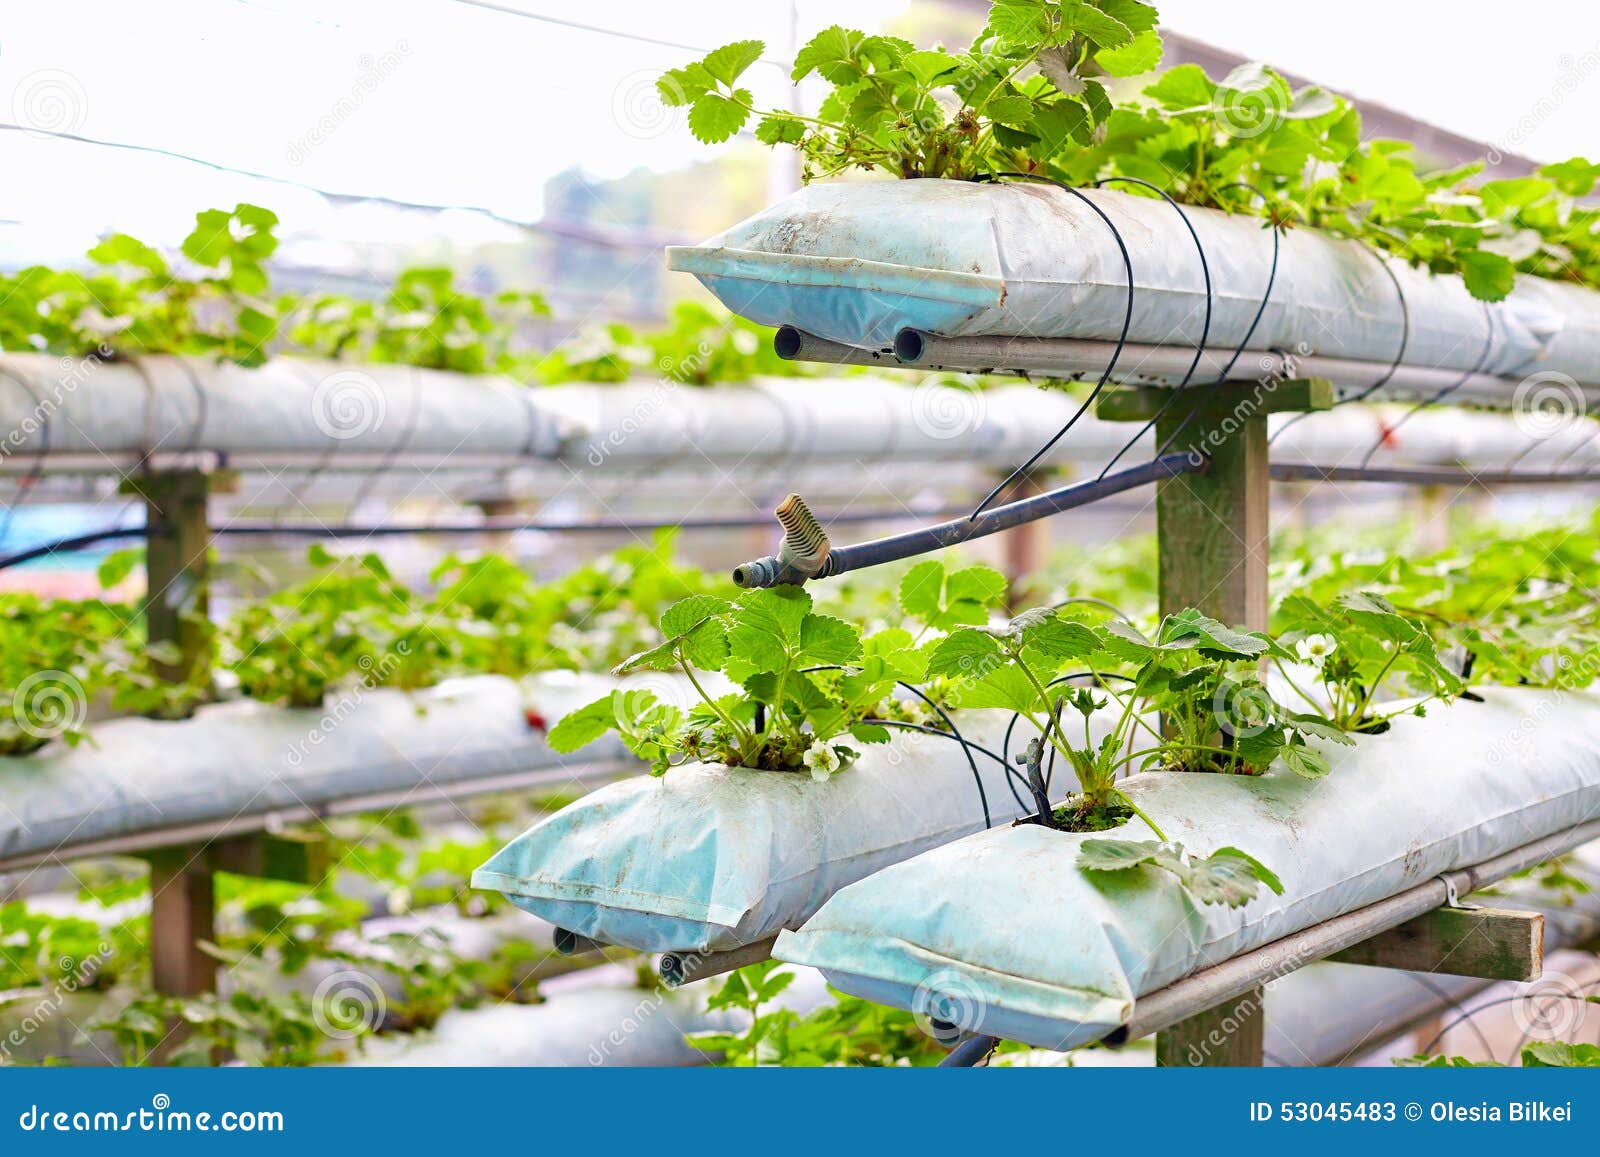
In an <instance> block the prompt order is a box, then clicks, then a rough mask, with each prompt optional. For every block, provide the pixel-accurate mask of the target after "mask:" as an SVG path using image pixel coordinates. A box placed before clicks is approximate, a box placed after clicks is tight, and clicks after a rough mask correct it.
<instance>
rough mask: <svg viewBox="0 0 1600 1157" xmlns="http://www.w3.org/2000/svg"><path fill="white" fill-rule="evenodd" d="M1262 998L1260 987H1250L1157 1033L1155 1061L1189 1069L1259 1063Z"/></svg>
mask: <svg viewBox="0 0 1600 1157" xmlns="http://www.w3.org/2000/svg"><path fill="white" fill-rule="evenodd" d="M1263 998H1264V992H1263V990H1262V989H1260V988H1253V989H1251V990H1250V991H1249V992H1247V993H1245V994H1244V995H1243V996H1236V997H1234V998H1233V999H1232V1000H1230V1001H1225V1002H1224V1003H1222V1004H1219V1005H1217V1006H1216V1007H1215V1008H1208V1009H1206V1011H1205V1012H1201V1013H1196V1014H1195V1015H1194V1016H1191V1017H1189V1018H1188V1019H1187V1020H1181V1021H1179V1022H1178V1023H1177V1024H1175V1025H1173V1026H1172V1027H1171V1028H1168V1029H1164V1030H1163V1031H1161V1032H1158V1033H1156V1064H1157V1065H1160V1066H1162V1067H1163V1068H1188V1069H1195V1068H1239V1067H1241V1066H1256V1067H1259V1066H1260V1065H1261V1064H1262V1063H1263V1061H1264V1060H1265V1052H1266V1027H1267V1019H1266V1016H1265V1014H1264V1011H1263V1007H1262V1003H1263Z"/></svg>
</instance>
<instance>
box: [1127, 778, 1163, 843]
mask: <svg viewBox="0 0 1600 1157" xmlns="http://www.w3.org/2000/svg"><path fill="white" fill-rule="evenodd" d="M1117 794H1118V795H1120V796H1121V797H1122V801H1123V802H1124V803H1125V804H1127V805H1128V808H1129V810H1131V811H1132V812H1133V814H1134V815H1136V816H1138V817H1139V818H1140V819H1142V820H1143V821H1144V822H1145V823H1146V824H1148V825H1149V827H1150V830H1151V831H1153V832H1155V834H1156V839H1158V840H1160V841H1161V842H1162V843H1166V842H1167V833H1166V832H1164V831H1162V830H1161V827H1160V825H1159V824H1157V823H1156V821H1155V820H1153V819H1151V818H1150V817H1149V816H1147V815H1146V814H1145V813H1144V809H1143V808H1141V807H1140V806H1139V805H1138V804H1136V803H1134V802H1133V799H1132V798H1131V797H1130V796H1129V795H1128V793H1127V792H1125V791H1121V792H1118V793H1117Z"/></svg>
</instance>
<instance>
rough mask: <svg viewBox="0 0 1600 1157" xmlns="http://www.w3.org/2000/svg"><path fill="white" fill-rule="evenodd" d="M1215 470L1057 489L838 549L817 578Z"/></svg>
mask: <svg viewBox="0 0 1600 1157" xmlns="http://www.w3.org/2000/svg"><path fill="white" fill-rule="evenodd" d="M1210 464H1211V462H1210V459H1208V458H1204V457H1201V458H1200V459H1199V460H1198V461H1196V460H1195V459H1194V458H1191V457H1190V456H1189V455H1188V454H1168V455H1166V456H1165V457H1161V458H1157V459H1155V460H1153V461H1150V462H1145V463H1142V464H1140V465H1138V466H1130V467H1128V468H1127V469H1125V470H1119V471H1117V472H1116V473H1115V474H1112V475H1110V476H1108V477H1106V478H1097V479H1094V480H1093V481H1089V482H1079V483H1076V484H1074V485H1071V486H1062V487H1058V488H1057V489H1055V490H1047V491H1045V492H1044V493H1043V494H1036V495H1034V496H1033V497H1031V498H1023V499H1020V500H1018V501H1016V502H1010V503H1007V504H1006V505H1004V506H997V507H995V508H994V509H993V510H989V511H987V512H985V513H984V514H983V516H982V519H981V521H974V520H973V519H972V518H971V517H967V518H956V519H952V520H950V521H949V522H941V523H936V524H935V525H933V526H926V527H923V528H922V529H920V530H911V531H907V532H906V533H905V534H896V535H891V536H889V537H888V538H878V539H873V540H871V541H869V542H861V543H855V544H854V545H851V546H836V547H834V548H833V549H832V550H831V551H829V552H828V557H827V558H826V560H824V562H823V564H822V569H821V570H820V571H818V572H817V574H815V575H814V576H812V577H813V578H819V579H822V578H833V577H834V576H836V575H841V574H845V573H846V572H848V571H853V570H863V569H865V568H867V567H872V566H881V565H883V564H884V563H887V562H897V561H899V560H900V559H905V558H911V557H913V556H915V555H920V554H931V553H932V552H934V551H938V550H945V549H946V548H948V547H952V546H956V545H959V544H960V543H963V542H970V541H972V540H973V539H977V538H985V537H987V536H988V535H991V534H995V533H997V532H999V531H1002V530H1009V529H1011V528H1012V527H1013V526H1021V525H1022V524H1023V523H1025V522H1033V521H1035V520H1036V519H1040V518H1044V517H1046V516H1048V515H1051V514H1059V513H1061V512H1062V511H1064V510H1073V509H1075V508H1077V507H1080V506H1087V505H1088V504H1089V503H1091V502H1098V501H1099V500H1100V499H1102V498H1109V497H1111V496H1112V495H1114V494H1121V493H1122V492H1123V491H1126V490H1133V489H1136V488H1138V487H1140V486H1148V485H1149V484H1150V483H1152V482H1159V481H1161V480H1162V479H1164V478H1173V477H1176V476H1177V475H1180V474H1198V473H1202V472H1204V471H1205V470H1207V469H1209V468H1210ZM820 521H823V522H826V521H827V520H826V519H822V520H820ZM740 571H742V572H746V573H747V574H749V575H750V579H751V581H752V585H753V583H754V582H756V581H765V580H764V579H760V578H759V577H758V576H756V575H755V574H754V573H753V568H751V567H741V568H740ZM773 577H774V578H775V577H776V576H775V575H774V576H773ZM741 585H742V584H741ZM767 585H772V584H770V583H769V584H767Z"/></svg>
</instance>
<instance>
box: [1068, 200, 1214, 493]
mask: <svg viewBox="0 0 1600 1157" xmlns="http://www.w3.org/2000/svg"><path fill="white" fill-rule="evenodd" d="M1113 181H1121V182H1125V183H1127V184H1131V185H1139V186H1142V187H1143V188H1146V189H1149V190H1150V191H1151V192H1153V193H1155V194H1156V195H1158V196H1159V197H1160V198H1161V199H1162V200H1163V201H1165V202H1166V203H1167V204H1169V205H1171V206H1172V208H1173V210H1174V211H1176V213H1177V214H1178V217H1179V219H1180V220H1181V221H1182V222H1183V227H1184V228H1185V229H1187V230H1188V231H1189V237H1190V239H1191V240H1193V241H1194V248H1195V252H1196V253H1197V254H1199V256H1200V275H1201V277H1203V278H1204V279H1205V283H1206V315H1205V319H1204V320H1203V321H1202V322H1201V324H1200V341H1199V343H1198V344H1197V345H1196V346H1195V347H1194V357H1193V359H1191V360H1190V362H1189V368H1188V369H1186V370H1184V371H1183V380H1182V381H1180V382H1179V383H1178V384H1177V386H1175V387H1174V388H1173V390H1172V393H1171V394H1169V395H1168V397H1167V400H1166V401H1164V402H1162V403H1161V406H1160V407H1159V408H1158V409H1157V410H1156V412H1155V413H1154V414H1153V415H1152V416H1151V418H1150V420H1149V421H1148V422H1146V423H1145V424H1144V425H1143V426H1141V427H1140V428H1139V432H1138V433H1137V434H1135V435H1134V436H1133V437H1131V438H1129V439H1128V441H1127V443H1126V445H1124V446H1123V447H1122V449H1120V450H1118V451H1117V452H1116V454H1115V455H1114V456H1113V457H1112V459H1111V461H1109V462H1107V463H1106V465H1105V469H1103V470H1101V471H1100V477H1101V478H1104V477H1105V476H1106V475H1107V474H1109V473H1110V472H1111V468H1112V467H1113V466H1115V465H1116V464H1117V463H1118V462H1120V461H1122V456H1123V455H1124V454H1126V453H1127V452H1128V451H1129V450H1131V449H1133V448H1134V446H1136V445H1138V442H1139V439H1140V438H1143V437H1144V436H1145V434H1146V433H1148V432H1149V431H1150V430H1151V429H1152V428H1153V427H1154V426H1155V424H1156V423H1157V422H1159V421H1160V420H1161V417H1162V415H1164V414H1165V413H1166V412H1167V410H1168V409H1169V408H1170V407H1171V406H1172V403H1173V402H1174V401H1176V400H1177V397H1178V392H1179V391H1180V390H1182V389H1183V388H1184V387H1185V386H1187V385H1188V384H1189V380H1190V379H1191V378H1193V377H1194V371H1195V370H1196V369H1198V368H1199V366H1200V359H1201V358H1203V357H1205V353H1206V339H1207V338H1209V337H1210V336H1211V306H1212V297H1213V294H1212V289H1211V263H1210V262H1209V261H1207V260H1206V247H1205V246H1204V245H1202V244H1201V243H1200V234H1198V233H1196V232H1195V230H1194V224H1193V222H1191V221H1190V220H1189V214H1187V213H1185V212H1184V211H1183V207H1182V206H1181V205H1179V204H1178V203H1177V202H1176V201H1174V200H1173V199H1172V198H1171V197H1170V196H1169V195H1168V194H1167V192H1166V191H1165V190H1164V189H1161V188H1159V187H1158V186H1156V185H1153V184H1151V183H1150V182H1149V181H1146V180H1143V179H1141V178H1139V177H1107V178H1105V179H1104V180H1101V181H1096V182H1095V183H1094V187H1095V188H1097V189H1098V188H1100V187H1101V186H1102V185H1108V184H1110V183H1111V182H1113ZM1119 352H1120V351H1119ZM1230 368H1231V367H1230Z"/></svg>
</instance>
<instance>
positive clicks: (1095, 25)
mask: <svg viewBox="0 0 1600 1157" xmlns="http://www.w3.org/2000/svg"><path fill="white" fill-rule="evenodd" d="M1061 26H1062V27H1063V28H1067V29H1070V30H1072V31H1073V32H1078V33H1082V34H1083V37H1084V38H1085V39H1086V40H1088V41H1089V42H1090V43H1091V44H1095V45H1098V46H1099V47H1101V48H1120V47H1122V46H1123V45H1125V44H1130V43H1132V42H1133V29H1131V28H1129V27H1128V26H1127V25H1126V24H1124V23H1123V22H1122V21H1120V20H1118V19H1117V18H1116V17H1114V16H1111V15H1110V14H1108V13H1106V12H1102V11H1101V10H1100V9H1098V8H1093V7H1090V6H1089V5H1088V4H1086V3H1082V2H1079V3H1063V4H1062V6H1061Z"/></svg>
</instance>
